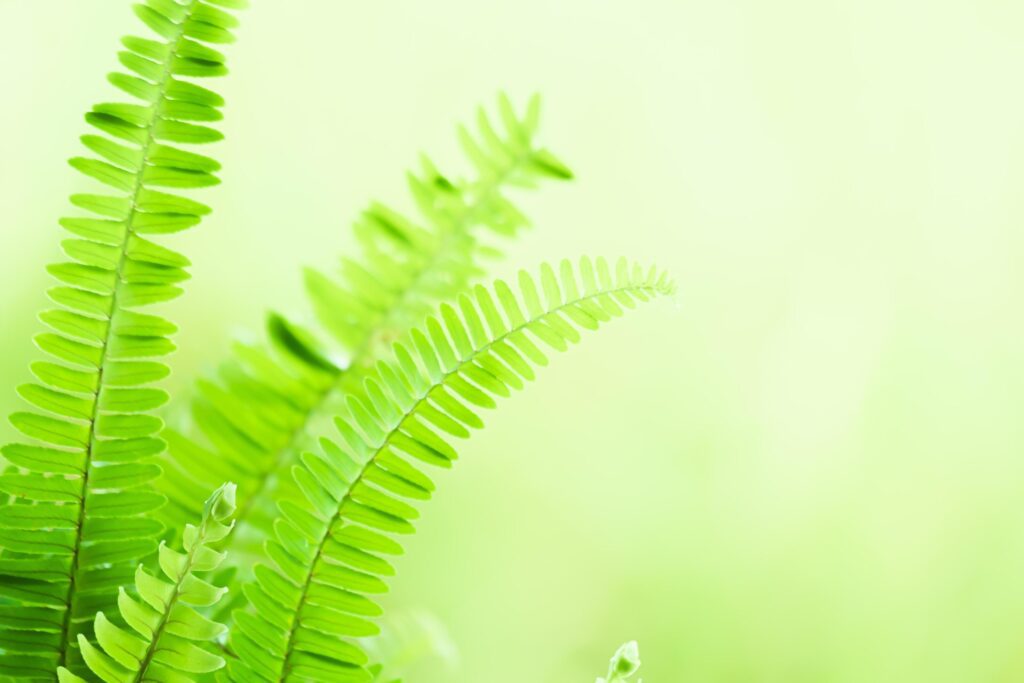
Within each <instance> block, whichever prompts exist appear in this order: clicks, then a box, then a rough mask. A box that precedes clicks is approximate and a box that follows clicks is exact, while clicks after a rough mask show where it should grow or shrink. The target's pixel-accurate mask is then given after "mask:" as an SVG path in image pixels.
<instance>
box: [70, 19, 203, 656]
mask: <svg viewBox="0 0 1024 683" xmlns="http://www.w3.org/2000/svg"><path fill="white" fill-rule="evenodd" d="M197 2H198V0H189V2H188V5H185V8H186V15H185V16H186V18H187V17H188V16H189V15H191V14H192V12H193V11H194V9H195V5H196V4H197ZM184 22H185V20H184V19H183V20H182V22H181V24H179V29H178V31H177V33H176V35H175V37H174V39H173V40H172V41H171V50H170V51H169V52H168V56H167V58H166V60H165V61H164V63H163V71H162V72H161V78H160V81H159V82H158V83H156V86H157V88H158V92H159V95H158V96H157V97H156V99H155V102H154V106H153V109H152V111H151V112H150V119H149V122H148V124H147V125H146V141H145V143H144V144H143V145H142V152H143V154H142V163H141V164H140V166H139V171H138V173H137V174H136V176H135V185H134V187H133V188H132V193H131V209H130V211H129V214H128V217H127V218H126V219H125V225H126V228H127V229H126V230H125V233H124V238H123V240H122V242H121V244H120V250H119V254H118V261H117V267H116V268H115V270H114V273H115V282H116V284H115V286H114V290H113V292H112V293H111V297H110V307H109V309H108V312H107V317H108V319H109V318H112V316H113V315H114V313H115V312H116V311H117V301H118V294H119V292H120V289H121V285H122V284H123V283H124V281H123V270H124V264H125V261H126V260H127V258H128V240H129V239H130V237H131V235H132V229H131V226H132V222H133V221H132V219H133V218H134V217H135V215H136V213H138V202H139V194H140V193H141V192H142V189H143V182H142V175H143V170H144V169H145V167H146V165H147V164H148V163H149V157H150V155H151V153H152V150H153V145H154V143H155V142H156V138H155V137H154V135H153V128H154V126H155V124H156V120H157V117H158V112H159V105H160V103H162V102H163V101H164V99H165V98H166V91H167V84H168V81H169V80H170V78H171V61H172V60H173V59H174V55H175V53H176V52H177V50H178V47H179V45H180V43H181V40H182V38H183V36H184ZM113 334H114V326H113V325H108V326H107V330H106V333H105V334H104V338H103V343H102V345H101V347H100V348H101V349H102V350H101V352H100V358H99V368H98V370H97V373H98V374H97V377H98V381H97V389H96V392H95V394H94V396H95V397H96V398H95V401H94V402H93V406H92V412H91V415H90V417H89V433H88V440H89V446H88V449H87V451H86V459H85V472H84V473H83V474H82V486H81V495H80V497H79V504H78V518H77V524H76V530H75V539H74V545H73V548H72V557H73V558H74V559H73V560H72V565H71V574H70V581H69V583H68V591H67V597H66V598H65V600H64V602H65V604H66V605H67V611H66V612H65V614H64V621H63V624H62V627H61V634H60V657H59V659H58V666H67V664H68V651H69V645H71V643H70V642H69V640H70V637H71V622H72V614H74V612H75V606H76V604H77V599H78V595H77V592H76V590H75V587H76V585H77V583H78V574H79V571H80V570H81V566H80V564H81V563H80V560H81V548H82V530H83V528H84V524H83V521H84V517H85V502H86V499H87V498H88V495H89V476H90V474H91V473H92V468H93V457H92V456H93V453H94V451H95V449H96V440H97V439H96V422H97V420H98V419H99V417H100V405H102V403H103V401H102V398H103V391H104V384H103V371H104V368H105V366H106V361H107V350H108V348H109V346H110V342H111V338H112V336H113Z"/></svg>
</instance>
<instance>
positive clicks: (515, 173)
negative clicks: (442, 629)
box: [160, 96, 572, 560]
mask: <svg viewBox="0 0 1024 683" xmlns="http://www.w3.org/2000/svg"><path fill="white" fill-rule="evenodd" d="M498 113H499V117H500V119H501V121H502V124H503V131H502V133H501V134H499V133H497V132H496V128H495V125H494V124H493V123H492V121H491V119H490V118H489V117H488V116H487V115H486V114H485V112H484V111H483V110H482V109H481V110H480V111H479V113H478V117H477V123H478V126H477V128H478V132H477V134H476V136H474V135H473V134H471V133H470V132H469V130H468V129H467V128H461V129H460V139H461V141H462V143H463V147H464V148H465V150H466V152H467V154H468V156H469V157H470V159H471V160H472V161H473V163H474V167H475V168H476V175H475V177H474V178H473V179H472V180H469V181H466V182H455V181H452V180H449V179H448V178H447V177H446V176H444V175H442V174H441V173H440V172H439V171H438V170H437V168H436V167H435V166H434V164H433V163H431V162H430V161H429V160H426V159H424V161H423V168H422V171H421V172H420V174H419V175H415V174H410V175H409V177H408V183H409V189H410V192H411V194H412V196H413V198H414V200H415V203H416V205H417V207H418V209H419V214H420V221H419V222H417V221H414V220H413V219H411V218H408V217H405V216H403V215H401V214H399V213H398V212H396V211H394V210H392V209H389V208H387V207H386V206H384V205H382V204H379V203H374V204H373V205H371V206H370V208H369V209H367V210H366V211H365V212H364V213H363V215H362V216H361V218H360V219H359V221H358V222H357V224H356V226H355V230H356V235H357V237H358V240H359V243H360V245H361V248H362V257H361V260H360V261H359V262H357V261H355V260H351V259H343V260H342V263H341V268H340V272H339V273H338V274H337V276H329V275H325V274H322V273H318V272H315V271H308V272H307V275H306V283H307V287H308V290H309V295H310V298H311V300H312V303H313V308H314V310H315V312H316V316H317V318H318V320H319V322H320V325H321V327H322V329H323V330H324V331H326V333H327V335H328V336H330V337H332V338H333V344H332V345H331V346H330V347H328V348H327V350H325V348H324V347H323V346H322V345H321V344H320V343H318V342H317V341H315V340H314V339H313V338H312V337H311V336H310V335H308V334H306V333H305V332H303V331H302V330H300V329H299V328H298V327H297V326H296V325H293V324H290V323H288V322H287V321H286V320H284V319H283V318H280V317H278V316H272V317H271V319H270V325H269V336H270V339H271V344H270V345H269V346H242V345H238V346H237V347H236V349H235V354H234V356H233V357H232V358H231V360H230V361H229V362H228V363H226V364H225V365H224V366H223V367H222V368H221V371H220V376H219V377H218V378H217V379H218V381H215V382H209V381H204V382H200V383H199V385H198V387H197V389H198V392H197V393H198V395H197V397H196V399H195V400H194V401H193V404H192V418H193V423H194V426H195V428H196V429H195V431H194V432H192V433H190V434H188V435H187V436H185V435H182V434H178V433H173V432H172V433H168V434H166V438H167V440H168V442H169V444H170V447H169V449H168V453H167V456H166V457H165V458H164V460H165V462H164V463H162V464H163V466H164V477H163V480H162V481H161V485H160V488H161V490H162V491H163V492H164V493H165V494H166V495H167V497H168V498H169V500H170V504H169V505H168V506H167V507H166V508H165V509H164V510H163V511H162V514H163V515H164V516H165V521H166V522H167V523H168V524H169V525H171V524H173V523H175V522H176V521H177V520H180V519H181V518H182V517H186V516H187V515H189V514H191V513H192V509H193V507H194V505H195V502H194V501H195V500H196V498H197V493H196V492H197V491H201V490H204V489H206V490H208V488H209V486H211V485H212V484H214V483H215V481H217V480H220V479H224V478H227V479H231V480H232V481H236V482H238V484H239V500H240V501H241V502H240V510H239V530H238V532H236V534H235V536H234V537H233V540H232V550H233V554H232V556H233V557H234V558H236V559H239V560H241V559H242V558H244V557H245V555H244V552H243V548H245V547H246V545H248V547H249V548H251V549H252V550H258V548H259V546H258V544H257V543H249V544H246V540H247V539H251V540H253V541H262V538H264V537H265V536H266V535H267V534H268V533H269V532H270V530H271V524H272V522H273V518H274V516H275V509H274V501H275V500H276V498H277V497H278V495H280V491H279V490H278V488H279V485H280V484H282V482H281V481H280V480H279V479H278V477H277V474H278V473H279V472H287V470H288V467H289V466H290V464H291V463H292V462H294V461H295V453H296V452H297V447H298V446H299V445H301V444H302V443H306V442H309V441H312V439H311V438H310V437H311V435H313V434H314V433H315V428H314V425H315V422H316V419H317V417H318V416H322V415H324V414H325V409H326V408H327V407H328V406H330V405H331V403H332V401H336V400H338V399H339V397H344V396H345V395H347V394H349V393H353V392H356V393H358V392H359V391H360V390H361V388H362V385H363V380H364V379H365V377H366V374H367V373H368V372H370V371H371V370H372V368H373V365H374V363H375V361H376V360H377V359H378V358H379V357H380V356H381V353H382V351H386V349H387V346H389V345H390V343H391V342H392V341H393V340H394V339H396V338H398V337H399V336H400V335H401V334H403V333H405V332H407V331H408V329H409V328H410V327H411V326H412V325H414V324H416V323H417V322H419V321H421V320H422V319H423V317H424V316H425V315H427V313H429V311H430V310H432V308H433V306H434V305H436V303H438V302H440V301H450V300H454V298H455V297H456V295H457V294H459V293H460V292H462V291H464V290H465V289H466V288H467V287H468V286H469V284H470V283H471V282H472V280H474V279H475V278H477V277H478V276H479V275H480V274H481V272H482V270H481V268H480V262H481V261H482V260H483V259H485V258H487V257H488V256H493V255H494V254H495V253H496V251H495V249H494V248H493V247H492V246H491V245H490V243H489V242H488V241H486V240H482V239H481V237H482V233H493V234H496V235H501V236H505V237H511V236H514V235H515V234H517V233H518V232H519V231H520V230H522V229H523V228H524V227H525V226H527V225H528V221H527V219H526V218H525V217H524V215H523V214H522V213H521V212H520V211H519V210H518V209H517V208H516V207H515V206H514V205H513V204H512V202H511V201H510V200H509V199H508V198H507V197H506V196H505V192H506V188H508V187H532V186H534V185H535V184H537V183H538V182H539V181H541V180H543V179H545V178H555V179H566V178H570V177H571V176H572V174H571V172H570V171H569V170H568V169H567V168H566V167H565V166H564V165H563V164H562V163H561V162H560V161H558V159H557V158H556V157H555V156H554V155H553V154H552V153H551V152H549V151H548V150H546V149H544V148H543V147H540V146H538V144H537V142H536V132H537V128H538V125H539V121H540V101H539V99H538V98H537V97H534V98H532V99H531V100H530V103H529V105H528V106H527V107H526V110H525V113H524V114H523V115H521V116H520V115H518V114H517V113H516V112H515V110H514V109H513V107H512V105H511V103H510V102H509V100H508V99H507V98H506V97H504V96H502V97H501V98H500V99H499V102H498ZM340 358H344V359H347V361H341V360H338V361H332V360H330V359H340ZM340 365H344V366H345V367H344V369H341V368H340V367H339V366H340ZM284 483H286V482H284Z"/></svg>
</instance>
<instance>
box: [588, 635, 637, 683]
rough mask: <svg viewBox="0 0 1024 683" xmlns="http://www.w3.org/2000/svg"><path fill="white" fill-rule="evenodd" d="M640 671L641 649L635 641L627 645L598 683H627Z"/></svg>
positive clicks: (620, 648) (622, 647) (621, 649)
mask: <svg viewBox="0 0 1024 683" xmlns="http://www.w3.org/2000/svg"><path fill="white" fill-rule="evenodd" d="M639 670H640V648H639V647H638V646H637V644H636V641H635V640H631V641H629V642H628V643H625V644H624V645H622V646H621V647H619V649H618V650H616V651H615V654H614V655H612V659H611V661H610V662H609V663H608V673H607V674H605V677H604V678H598V679H597V681H596V683H627V681H629V679H630V678H632V677H633V674H635V673H636V672H637V671H639ZM637 683H643V681H637Z"/></svg>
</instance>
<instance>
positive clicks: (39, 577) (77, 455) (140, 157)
mask: <svg viewBox="0 0 1024 683" xmlns="http://www.w3.org/2000/svg"><path fill="white" fill-rule="evenodd" d="M243 4H244V0H181V1H180V2H179V1H177V0H147V1H146V2H145V3H143V4H140V5H137V6H136V8H135V10H136V14H137V15H138V16H139V18H140V19H142V21H143V22H144V23H145V24H146V25H147V26H149V27H150V28H151V29H152V30H153V31H154V32H155V33H156V34H157V36H159V40H151V39H143V38H137V37H128V38H125V39H124V40H123V43H124V46H125V48H126V50H125V51H123V52H121V53H120V61H121V64H122V65H123V66H124V67H125V69H126V71H125V72H117V73H113V74H111V75H110V82H111V83H112V84H114V85H115V86H117V87H118V88H120V89H121V90H123V91H124V92H126V93H128V94H129V95H131V96H133V97H134V98H136V100H138V102H137V103H133V104H122V103H116V104H100V105H97V106H96V107H94V108H93V110H92V111H91V112H90V113H88V114H87V115H86V121H87V122H88V123H89V124H90V125H91V126H93V127H94V128H96V129H97V131H98V132H99V133H100V134H91V135H85V136H83V137H82V142H83V143H84V144H85V146H86V147H87V148H88V149H89V150H90V151H91V152H92V153H93V154H94V155H95V156H90V157H76V158H74V159H72V160H71V165H72V166H74V167H75V168H76V169H78V170H79V171H81V172H82V173H83V174H85V175H86V176H88V177H90V178H92V179H95V180H96V181H98V182H99V183H102V184H104V185H106V186H108V187H109V188H110V189H109V190H107V191H106V192H103V193H100V194H76V195H74V196H72V197H71V202H72V204H74V205H75V206H76V207H78V208H80V209H82V210H83V211H84V212H85V213H87V214H88V215H86V216H75V217H70V218H65V219H63V220H61V224H62V225H63V226H64V228H65V229H66V230H68V231H69V232H70V233H71V234H72V235H73V236H74V238H72V239H68V240H66V241H65V242H64V243H63V247H64V251H65V252H66V253H67V255H68V256H69V257H70V260H69V261H68V262H66V263H60V264H56V265H53V266H51V267H50V268H49V272H50V273H51V274H52V275H53V276H54V277H55V278H57V279H58V280H59V281H60V282H61V285H60V286H58V287H55V288H54V289H51V290H50V292H49V295H50V298H51V299H52V300H53V301H54V302H55V303H56V304H57V306H56V308H54V309H52V310H49V311H46V312H44V313H43V314H42V315H41V316H40V317H41V319H42V321H43V322H44V323H45V324H46V325H47V326H48V327H49V328H50V330H51V331H49V332H46V333H44V334H41V335H39V336H38V337H36V343H37V344H38V346H39V347H40V348H41V349H42V350H43V351H44V352H46V353H47V354H48V355H49V356H50V360H47V361H44V362H39V363H36V364H34V365H33V366H32V371H33V373H34V374H35V376H36V378H37V379H38V382H36V383H34V384H28V385H25V386H23V387H21V388H20V389H19V393H20V394H21V396H22V397H23V398H24V399H25V400H26V401H27V402H28V403H29V404H31V405H32V406H33V410H32V411H31V412H18V413H15V414H14V415H12V416H11V418H10V419H11V422H12V424H13V425H14V426H15V427H16V428H17V429H18V430H19V431H20V432H21V433H22V434H24V435H25V436H27V437H28V438H29V439H30V440H32V441H31V443H26V444H13V445H8V446H5V447H4V448H3V455H4V457H5V458H6V459H7V460H8V461H9V462H10V463H11V464H12V465H14V466H15V467H16V468H17V469H15V470H12V471H9V472H8V473H6V474H4V475H3V476H0V491H2V492H4V493H6V494H9V495H10V496H11V497H12V498H13V500H14V503H13V504H11V505H6V506H4V507H0V548H2V555H0V658H2V660H3V665H2V667H0V668H2V669H3V672H4V674H7V675H10V676H17V677H22V678H23V679H30V680H34V679H40V680H53V679H54V677H55V674H54V671H55V668H56V666H58V665H65V666H67V667H68V668H69V669H70V670H72V671H75V672H79V671H82V670H83V668H82V663H81V659H80V656H79V653H78V646H77V642H78V638H79V635H80V634H83V633H85V634H86V635H88V634H89V633H90V628H89V627H90V624H91V621H92V616H93V615H94V614H95V613H96V612H97V611H98V610H103V609H109V608H110V606H111V605H112V601H113V599H114V598H113V596H115V595H116V588H117V586H119V585H121V584H123V583H126V582H128V581H130V580H131V576H132V569H133V567H134V566H135V564H136V562H137V561H138V559H139V558H141V557H143V556H146V555H148V554H150V553H152V552H153V550H155V548H156V537H157V535H158V534H159V532H160V530H161V526H160V524H159V523H158V522H157V521H155V520H153V519H150V518H148V517H146V516H145V515H146V513H148V512H151V511H152V510H154V509H155V508H157V507H158V506H159V505H160V504H161V503H162V501H163V497H162V496H160V495H159V494H157V493H154V492H151V491H148V490H146V489H145V488H144V486H145V485H146V484H147V483H148V482H150V481H151V480H153V479H154V478H155V477H157V475H158V474H159V468H158V467H157V466H156V465H155V464H153V463H152V462H151V461H152V458H153V456H155V455H157V454H158V453H159V452H160V451H162V450H163V447H164V444H163V442H162V441H161V440H160V439H159V438H157V434H158V433H159V431H160V429H161V427H162V424H161V422H160V420H159V419H157V418H156V417H154V416H152V415H151V414H150V413H151V412H152V411H153V409H155V408H157V407H158V406H160V405H161V404H163V403H164V402H165V401H166V399H167V396H166V394H165V393H164V392H163V391H161V390H159V389H156V388H152V387H151V386H149V385H151V384H152V383H154V382H156V381H158V380H160V379H162V378H163V377H164V376H166V375H167V373H168V370H167V368H166V366H165V365H164V364H163V363H162V362H160V361H159V360H154V359H159V358H160V357H162V356H164V355H166V354H168V353H170V352H171V350H172V349H173V348H174V345H173V344H172V343H171V341H170V340H169V336H170V335H171V334H172V333H173V332H174V331H175V328H174V326H173V325H172V324H171V323H169V322H167V321H166V320H164V319H163V318H161V317H159V316H156V315H152V314H146V313H140V312H138V310H139V309H140V308H143V307H146V306H149V305H151V304H156V303H159V302H163V301H167V300H170V299H173V298H175V297H177V296H178V295H179V294H181V291H182V290H181V288H180V287H179V284H180V283H181V282H182V281H184V280H186V279H187V278H188V273H187V272H186V270H185V269H186V267H187V266H188V265H189V261H188V259H186V258H185V257H184V256H182V255H181V254H179V253H177V252H175V251H173V250H171V249H169V248H167V247H165V246H161V245H159V244H157V243H156V242H154V241H152V239H153V237H154V236H160V235H165V234H170V233H175V232H179V231H181V230H184V229H186V228H190V227H192V226H194V225H196V224H197V223H199V221H200V217H201V216H203V215H205V214H206V213H208V212H209V209H208V208H207V207H206V206H204V205H202V204H200V203H198V202H196V201H193V200H191V199H186V198H184V197H181V196H179V195H177V194H169V193H168V192H166V191H165V190H166V188H198V187H204V186H208V185H213V184H215V183H216V182H217V178H216V176H215V175H214V174H215V172H216V171H217V170H218V169H219V164H218V163H217V162H216V161H214V160H213V159H210V158H209V157H206V156H203V155H200V154H196V153H194V152H190V151H185V150H183V149H180V148H179V147H178V143H185V144H198V143H207V142H213V141H216V140H219V139H220V138H221V133H219V132H218V131H216V130H215V129H213V128H210V127H208V126H207V125H205V124H206V122H210V121H216V120H218V119H220V118H221V112H220V107H221V105H222V104H223V102H222V100H221V98H220V97H219V96H218V95H216V94H215V93H213V92H211V91H210V90H207V89H206V88H203V87H201V86H199V85H196V84H195V83H193V82H192V81H191V79H192V78H198V77H209V76H219V75H221V74H223V73H225V72H226V67H225V66H224V62H225V58H224V56H223V54H221V52H219V51H218V50H217V49H215V48H214V47H211V45H213V44H219V43H227V42H230V41H232V40H233V39H234V36H233V34H232V32H231V31H232V29H233V28H234V27H235V25H236V23H237V20H236V19H235V18H234V16H233V15H232V14H231V13H230V12H229V11H228V10H231V9H236V8H240V7H242V6H243ZM26 615H31V616H30V617H29V616H26Z"/></svg>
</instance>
